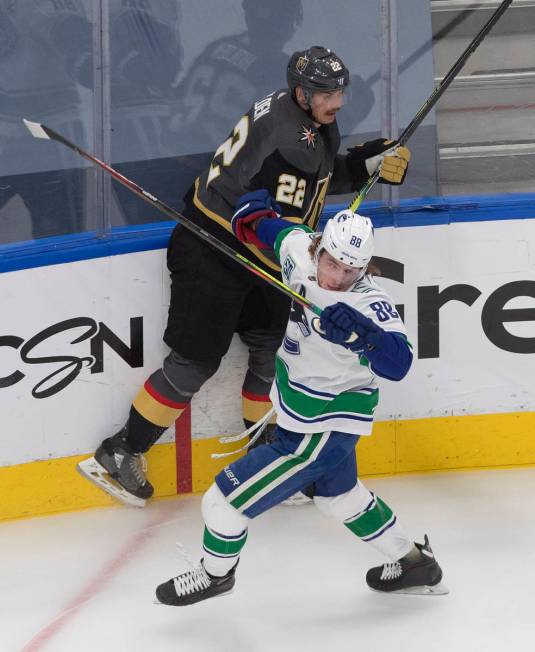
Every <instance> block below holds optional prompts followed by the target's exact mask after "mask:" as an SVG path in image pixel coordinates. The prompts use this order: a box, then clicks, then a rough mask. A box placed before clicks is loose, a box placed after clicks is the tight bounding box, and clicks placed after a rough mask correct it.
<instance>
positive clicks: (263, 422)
mask: <svg viewBox="0 0 535 652" xmlns="http://www.w3.org/2000/svg"><path fill="white" fill-rule="evenodd" d="M274 414H275V409H274V408H271V410H269V411H268V412H266V414H264V416H263V417H262V418H261V419H259V420H258V421H257V422H256V423H255V424H253V425H252V426H251V427H250V428H248V429H247V430H244V431H243V432H242V433H241V434H240V435H231V436H228V437H220V438H219V442H220V443H221V444H230V443H232V442H235V441H240V440H242V439H245V437H248V436H249V435H250V434H251V433H252V432H254V431H255V429H256V428H258V430H257V431H256V432H255V434H254V435H253V437H251V439H250V440H249V441H248V442H247V443H246V444H245V446H242V447H241V448H237V449H236V450H233V451H230V452H228V453H212V458H213V459H214V460H217V459H220V458H222V457H229V456H230V455H235V454H236V453H241V452H242V451H244V450H247V449H248V448H249V447H250V446H252V445H253V444H254V443H255V441H257V440H258V438H259V437H260V435H261V434H262V433H263V432H264V430H265V429H266V428H267V426H268V425H269V421H270V419H271V417H272V416H273V415H274Z"/></svg>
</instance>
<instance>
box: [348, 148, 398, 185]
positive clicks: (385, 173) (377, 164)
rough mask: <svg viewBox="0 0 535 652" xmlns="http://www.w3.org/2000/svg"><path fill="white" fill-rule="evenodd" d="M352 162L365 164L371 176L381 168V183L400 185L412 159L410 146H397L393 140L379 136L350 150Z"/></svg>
mask: <svg viewBox="0 0 535 652" xmlns="http://www.w3.org/2000/svg"><path fill="white" fill-rule="evenodd" d="M348 152H349V154H348V159H349V161H350V164H353V165H355V166H359V165H360V166H361V165H362V163H364V164H365V166H366V169H367V171H368V174H369V175H370V177H371V176H372V175H373V174H374V173H375V171H376V170H377V168H379V178H378V179H377V181H378V182H379V183H388V184H391V185H394V186H399V185H401V184H402V183H403V182H404V181H405V175H406V174H407V170H408V167H409V161H410V160H411V153H410V150H409V148H408V147H405V146H403V145H402V146H397V145H396V143H395V141H393V140H385V139H384V138H377V139H376V140H369V141H368V142H366V143H363V144H362V145H356V146H355V147H352V148H351V149H349V150H348Z"/></svg>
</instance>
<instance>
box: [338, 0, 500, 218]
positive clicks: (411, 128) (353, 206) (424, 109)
mask: <svg viewBox="0 0 535 652" xmlns="http://www.w3.org/2000/svg"><path fill="white" fill-rule="evenodd" d="M512 2H513V0H503V2H502V3H501V4H500V6H499V7H498V8H497V9H496V11H495V12H494V13H493V14H492V16H491V17H490V18H489V19H488V21H487V22H486V23H485V25H484V26H483V27H482V28H481V29H480V31H479V32H478V34H477V35H476V36H475V37H474V39H473V40H472V42H471V43H470V44H469V45H468V47H467V48H466V49H465V51H464V52H463V53H462V54H461V56H460V57H459V58H458V59H457V61H456V62H455V63H454V64H453V66H452V67H451V68H450V70H449V71H448V73H447V74H446V76H445V77H443V79H442V81H441V82H440V84H439V85H438V86H437V87H436V88H435V90H434V91H433V92H432V93H431V95H430V96H429V97H428V98H427V100H426V101H425V102H424V103H423V104H422V106H421V107H420V109H419V110H418V112H417V113H416V115H415V116H414V118H413V119H412V120H411V122H410V123H409V124H408V125H407V127H405V129H404V130H403V132H402V134H401V136H400V137H399V138H398V140H397V141H396V142H395V144H394V146H400V145H404V144H405V143H406V142H407V141H408V140H409V138H410V137H411V136H412V134H413V133H414V132H415V131H416V129H417V128H418V127H419V126H420V124H421V123H422V122H423V120H424V119H425V117H426V116H427V114H428V113H429V112H430V111H431V109H432V108H433V107H434V106H435V104H436V103H437V102H438V100H439V99H440V97H441V96H442V95H443V93H444V91H445V90H446V89H447V88H448V86H449V85H450V84H451V82H452V81H453V80H454V79H455V77H456V76H457V73H458V72H459V71H460V70H461V68H462V67H463V66H464V64H465V63H466V62H467V61H468V58H469V57H470V56H471V55H472V53H473V52H474V51H475V50H476V49H477V47H478V46H479V45H480V43H481V41H482V40H483V39H484V38H485V36H486V35H487V34H488V33H489V32H490V30H491V29H492V28H493V27H494V25H495V24H496V23H497V22H498V21H499V20H500V18H501V17H502V15H503V14H504V13H505V11H506V9H507V8H508V7H509V5H510V4H511V3H512ZM379 174H380V166H379V168H378V169H377V170H375V172H374V173H373V174H372V176H371V177H370V178H369V179H368V181H366V183H365V184H364V187H363V188H362V189H361V190H360V192H359V193H358V194H357V195H356V196H355V197H354V199H353V201H352V202H351V203H350V204H349V210H350V211H353V212H355V211H356V210H357V208H358V207H359V206H360V205H361V203H362V201H363V199H364V198H365V197H366V195H367V194H368V193H369V192H370V190H371V189H372V188H373V186H374V185H375V183H376V181H377V179H378V178H379Z"/></svg>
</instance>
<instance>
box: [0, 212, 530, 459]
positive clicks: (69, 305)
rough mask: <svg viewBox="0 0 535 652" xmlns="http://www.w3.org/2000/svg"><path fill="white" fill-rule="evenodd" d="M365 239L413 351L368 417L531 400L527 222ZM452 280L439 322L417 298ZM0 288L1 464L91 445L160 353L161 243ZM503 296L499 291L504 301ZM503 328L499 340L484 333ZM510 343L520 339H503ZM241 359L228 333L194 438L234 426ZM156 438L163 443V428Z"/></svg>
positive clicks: (199, 408) (447, 413) (521, 404)
mask: <svg viewBox="0 0 535 652" xmlns="http://www.w3.org/2000/svg"><path fill="white" fill-rule="evenodd" d="M376 250H377V253H378V254H380V255H381V256H382V257H385V258H389V259H391V260H393V261H396V262H397V263H401V264H402V265H403V268H402V269H403V279H402V280H403V282H400V281H394V280H390V279H380V280H379V282H380V283H381V284H382V285H383V287H384V288H385V289H386V290H387V291H388V292H389V293H390V294H391V295H392V297H393V298H394V301H395V303H396V305H398V306H399V305H403V307H404V316H405V323H406V327H407V331H408V334H409V339H410V341H411V343H412V344H413V347H414V352H415V361H414V365H413V368H412V369H411V371H410V373H409V375H408V376H407V378H406V379H405V380H403V381H402V382H401V383H389V382H386V381H383V382H381V400H380V404H379V407H378V409H377V412H376V420H377V421H381V422H402V421H405V420H417V419H438V420H440V419H441V418H447V417H456V416H466V415H493V414H506V413H516V412H522V413H524V412H534V411H535V397H534V396H533V393H532V392H531V390H530V387H531V380H532V379H533V377H534V374H535V358H534V356H533V352H532V351H533V346H534V341H535V329H534V321H535V320H534V319H533V314H532V313H533V309H534V308H535V291H534V290H533V287H534V285H535V281H534V279H535V221H534V220H531V219H526V220H521V219H518V220H508V221H504V222H502V221H487V222H461V223H455V224H449V225H436V226H418V227H406V228H402V229H399V228H398V229H396V228H381V229H378V230H376ZM498 254H499V258H498ZM398 269H399V266H398ZM452 287H453V288H454V289H453V290H450V292H453V294H454V295H455V296H456V295H457V294H459V293H460V294H459V296H465V297H466V298H465V301H466V302H463V301H460V300H452V301H448V302H447V303H446V304H445V305H443V306H442V307H441V308H440V309H439V310H438V315H439V320H438V328H437V324H436V322H433V319H432V317H430V316H429V314H426V309H427V307H428V306H427V304H422V301H423V298H425V297H428V296H431V297H435V298H436V296H437V293H441V292H443V291H444V290H445V289H446V288H452ZM0 291H1V296H2V303H3V310H2V313H3V316H2V323H1V326H0V407H1V409H2V414H3V415H4V433H9V435H8V436H5V437H4V438H3V443H2V446H1V448H0V466H10V465H14V464H22V463H25V462H30V461H34V460H46V459H54V458H60V457H66V456H72V455H79V454H83V453H87V452H90V451H92V450H94V448H95V446H96V445H97V444H98V443H99V442H100V440H101V439H102V438H103V437H104V436H106V435H108V434H110V433H111V432H113V431H114V430H115V429H117V428H118V427H120V426H121V425H122V424H123V423H124V420H125V419H126V416H127V413H128V409H129V406H130V403H131V400H132V399H133V397H134V396H135V394H136V392H137V391H138V389H139V387H140V386H141V384H142V383H143V382H144V381H145V379H146V378H147V377H148V376H149V374H150V373H152V372H153V371H154V370H155V369H157V368H158V367H159V366H160V365H161V361H162V359H163V357H164V356H165V355H166V353H167V347H166V346H165V345H164V343H163V342H162V339H161V336H162V333H163V330H164V327H165V321H166V316H167V309H168V304H169V281H168V273H167V269H166V267H165V251H164V250H153V251H145V252H137V253H131V254H124V255H116V256H109V257H104V258H96V259H93V260H82V261H76V262H70V263H65V264H59V265H50V266H46V267H40V268H33V269H26V270H20V271H16V272H7V273H4V274H1V275H0ZM504 296H506V297H507V296H510V297H511V298H510V299H508V300H507V301H506V302H505V303H504V301H503V297H504ZM468 302H471V305H468ZM419 304H420V305H419ZM504 310H512V311H518V312H514V313H503V311H504ZM520 311H524V312H520ZM483 314H484V315H485V318H486V321H487V326H486V328H487V331H488V332H491V331H492V332H493V333H494V335H492V333H491V338H490V339H489V336H488V332H486V331H485V328H484V327H483V325H482V315H483ZM511 315H513V318H514V321H507V322H506V321H505V318H508V317H510V316H511ZM521 317H522V318H523V319H520V318H521ZM214 318H215V319H217V318H218V316H217V315H214ZM71 320H72V321H71ZM500 323H501V324H502V326H500ZM489 324H490V326H489ZM489 329H490V330H489ZM503 330H505V333H506V335H505V336H504V338H502V339H504V342H505V345H504V342H502V341H501V340H500V338H499V337H498V336H496V332H497V333H498V335H499V333H500V332H501V331H503ZM507 333H508V334H509V336H507ZM511 337H512V339H511ZM77 339H78V340H80V341H76V340H77ZM424 340H425V341H424ZM493 340H494V341H493ZM118 341H120V342H122V347H121V345H120V344H118V343H117V342H118ZM511 341H512V342H513V345H514V347H517V348H518V347H520V348H521V349H522V348H524V349H525V351H510V350H507V347H510V346H511V345H510V342H511ZM114 347H115V348H114ZM437 347H438V350H437ZM118 350H120V351H122V356H121V355H120V354H119V352H118ZM90 356H93V359H88V360H86V362H85V363H83V362H81V361H82V360H83V359H84V358H86V359H87V358H90ZM51 357H55V358H56V360H55V361H50V360H47V358H51ZM125 358H126V359H125ZM65 365H69V366H68V368H67V369H65V370H64V371H63V372H61V371H58V370H60V369H61V367H64V366H65ZM245 366H246V350H245V348H244V347H243V345H242V344H241V342H240V341H239V340H238V338H235V340H234V342H233V344H232V346H231V349H230V351H229V353H228V354H227V356H226V357H225V360H224V362H223V364H222V366H221V368H220V370H219V371H218V373H217V374H216V376H214V377H213V378H212V379H211V380H210V381H208V383H207V384H206V385H205V387H204V388H203V390H202V391H201V392H200V393H199V395H198V396H197V397H195V399H194V401H193V405H192V417H191V421H192V437H193V439H203V438H212V437H216V436H218V435H220V434H224V433H235V432H239V431H240V429H241V428H242V425H241V397H240V388H241V382H242V377H243V370H244V369H245ZM78 367H79V369H78V373H76V374H75V369H77V368H78ZM71 373H72V375H73V376H75V377H73V378H72V379H71V380H70V382H66V381H65V378H66V376H67V375H68V374H71ZM47 377H48V380H46V381H44V379H46V378H47ZM43 381H44V382H43ZM62 381H64V382H63V384H64V385H65V386H64V387H60V388H59V390H58V386H60V385H61V384H62ZM430 436H432V433H430ZM161 441H162V442H164V443H165V442H172V441H174V433H173V431H172V429H170V430H169V431H168V432H167V433H166V434H165V435H164V436H163V438H162V440H161Z"/></svg>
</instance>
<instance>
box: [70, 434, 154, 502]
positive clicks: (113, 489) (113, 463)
mask: <svg viewBox="0 0 535 652" xmlns="http://www.w3.org/2000/svg"><path fill="white" fill-rule="evenodd" d="M146 467H147V465H146V462H145V458H144V457H143V455H142V454H141V453H133V452H132V451H131V450H130V449H129V447H128V444H127V443H126V440H125V438H124V429H123V430H121V431H120V432H118V433H117V434H116V435H114V436H113V437H110V438H109V439H105V440H104V441H103V442H102V444H101V445H100V446H99V447H98V448H97V451H96V453H95V455H94V457H90V458H89V459H87V460H84V461H83V462H80V463H79V464H78V465H77V469H78V471H79V472H80V473H81V474H82V475H83V476H85V477H86V478H87V479H88V480H90V481H91V482H93V483H94V484H96V485H97V487H100V488H101V489H103V490H104V491H105V492H106V493H108V494H110V496H113V497H114V498H117V499H118V500H120V501H121V502H123V503H125V504H126V505H133V506H134V507H144V505H145V502H146V501H147V499H148V498H150V497H151V496H152V494H153V493H154V487H153V486H152V485H151V483H150V482H149V481H148V480H147V478H146V477H145V471H146Z"/></svg>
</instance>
